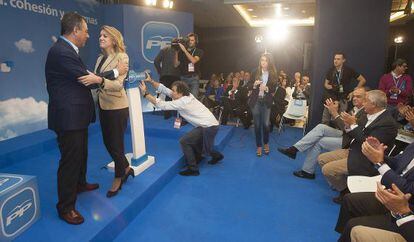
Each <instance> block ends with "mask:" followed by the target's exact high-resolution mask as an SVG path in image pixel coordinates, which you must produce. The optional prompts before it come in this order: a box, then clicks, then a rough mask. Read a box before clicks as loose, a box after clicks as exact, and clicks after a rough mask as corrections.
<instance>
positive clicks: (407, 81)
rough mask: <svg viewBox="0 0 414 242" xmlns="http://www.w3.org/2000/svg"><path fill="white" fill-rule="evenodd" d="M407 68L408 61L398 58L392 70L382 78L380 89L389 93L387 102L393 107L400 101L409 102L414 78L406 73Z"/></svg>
mask: <svg viewBox="0 0 414 242" xmlns="http://www.w3.org/2000/svg"><path fill="white" fill-rule="evenodd" d="M407 68H408V65H407V61H405V60H403V59H397V60H395V61H394V62H393V63H392V71H391V72H390V73H388V74H384V75H383V76H382V77H381V79H380V82H379V89H380V90H382V91H383V92H385V93H386V94H387V103H388V105H390V106H392V107H396V106H397V104H399V103H402V104H407V103H408V97H409V96H410V95H411V94H412V91H413V90H412V79H411V77H410V75H408V74H405V71H406V70H407ZM394 110H395V108H394Z"/></svg>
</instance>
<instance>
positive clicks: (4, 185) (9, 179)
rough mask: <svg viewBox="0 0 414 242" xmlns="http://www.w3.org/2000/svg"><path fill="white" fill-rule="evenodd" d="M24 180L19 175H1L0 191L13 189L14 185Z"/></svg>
mask: <svg viewBox="0 0 414 242" xmlns="http://www.w3.org/2000/svg"><path fill="white" fill-rule="evenodd" d="M21 181H23V178H21V177H19V176H11V175H10V176H9V175H0V193H3V192H5V191H6V190H9V189H11V188H12V187H14V186H16V185H17V184H19V183H20V182H21Z"/></svg>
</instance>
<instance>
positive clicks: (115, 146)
mask: <svg viewBox="0 0 414 242" xmlns="http://www.w3.org/2000/svg"><path fill="white" fill-rule="evenodd" d="M128 116H129V113H128V108H123V109H117V110H102V109H100V110H99V120H100V122H101V129H102V136H103V141H104V144H105V147H106V150H107V151H108V153H109V154H110V155H111V157H112V159H113V160H114V162H115V177H116V178H120V177H123V176H124V175H125V169H126V168H127V167H128V166H129V163H128V160H127V159H126V157H125V152H124V150H125V149H124V134H125V130H126V127H127V122H128Z"/></svg>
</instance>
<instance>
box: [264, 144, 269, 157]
mask: <svg viewBox="0 0 414 242" xmlns="http://www.w3.org/2000/svg"><path fill="white" fill-rule="evenodd" d="M263 150H264V153H265V155H268V154H269V153H270V148H269V144H265V145H264V146H263Z"/></svg>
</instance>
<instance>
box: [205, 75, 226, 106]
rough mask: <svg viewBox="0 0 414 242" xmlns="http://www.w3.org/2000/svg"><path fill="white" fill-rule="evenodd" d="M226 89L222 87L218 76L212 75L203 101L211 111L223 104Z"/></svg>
mask: <svg viewBox="0 0 414 242" xmlns="http://www.w3.org/2000/svg"><path fill="white" fill-rule="evenodd" d="M223 93H224V89H223V87H220V83H219V80H218V79H217V76H215V75H214V74H213V75H212V79H211V80H210V83H209V85H208V87H207V89H206V93H205V98H204V100H203V103H204V105H205V106H206V107H207V108H209V109H211V108H214V107H216V106H219V105H220V104H221V97H222V96H223Z"/></svg>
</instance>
